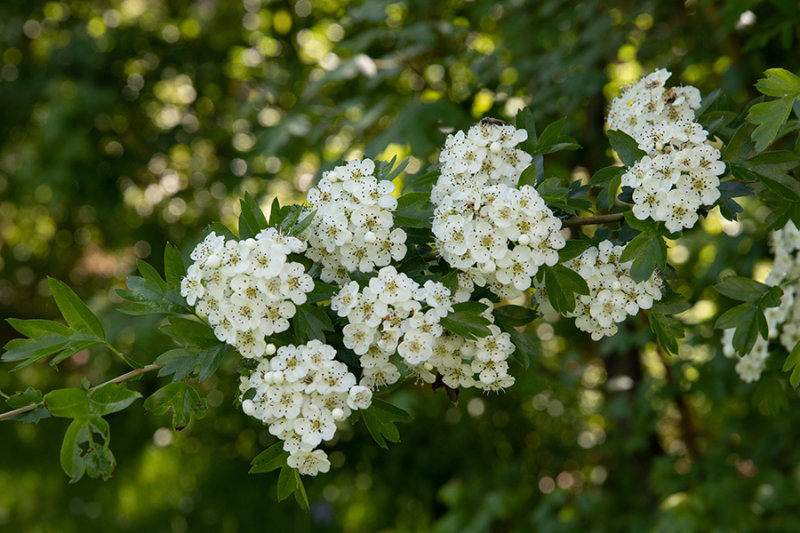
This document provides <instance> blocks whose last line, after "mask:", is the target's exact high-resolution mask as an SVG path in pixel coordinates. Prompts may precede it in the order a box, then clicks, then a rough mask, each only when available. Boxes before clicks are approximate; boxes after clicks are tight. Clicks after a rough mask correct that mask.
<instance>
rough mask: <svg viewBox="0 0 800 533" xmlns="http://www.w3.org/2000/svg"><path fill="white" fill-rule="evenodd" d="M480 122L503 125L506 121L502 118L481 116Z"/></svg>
mask: <svg viewBox="0 0 800 533" xmlns="http://www.w3.org/2000/svg"><path fill="white" fill-rule="evenodd" d="M481 124H490V125H492V126H505V125H506V123H505V122H503V121H502V120H499V119H496V118H492V117H483V118H482V119H481Z"/></svg>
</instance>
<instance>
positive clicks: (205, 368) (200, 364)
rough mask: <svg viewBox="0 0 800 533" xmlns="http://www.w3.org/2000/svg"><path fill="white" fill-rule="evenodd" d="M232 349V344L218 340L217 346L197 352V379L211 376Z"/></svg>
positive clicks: (201, 379)
mask: <svg viewBox="0 0 800 533" xmlns="http://www.w3.org/2000/svg"><path fill="white" fill-rule="evenodd" d="M230 350H231V346H230V345H228V344H226V343H224V342H218V343H217V344H216V345H215V346H212V347H211V348H206V349H205V350H203V351H201V352H200V353H199V354H197V365H196V366H197V381H205V380H206V379H208V378H209V377H211V375H212V374H213V373H214V372H216V371H217V368H219V365H220V363H222V360H223V359H224V358H225V356H226V355H228V353H229V352H230Z"/></svg>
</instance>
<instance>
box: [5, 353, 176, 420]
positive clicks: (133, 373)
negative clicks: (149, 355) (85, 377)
mask: <svg viewBox="0 0 800 533" xmlns="http://www.w3.org/2000/svg"><path fill="white" fill-rule="evenodd" d="M159 368H161V365H155V364H153V365H147V366H146V367H144V368H137V369H136V370H131V371H130V372H126V373H125V374H122V375H121V376H117V377H115V378H114V379H110V380H108V381H106V382H105V383H101V384H100V385H95V386H94V387H92V388H91V389H89V390H96V389H99V388H100V387H105V386H106V385H108V384H110V383H122V382H123V381H127V380H129V379H131V378H135V377H136V376H138V375H140V374H144V373H145V372H152V371H153V370H158V369H159ZM38 406H39V404H38V403H32V404H28V405H26V406H25V407H20V408H19V409H14V410H13V411H7V412H5V413H0V420H5V419H6V418H11V417H12V416H16V415H21V414H23V413H27V412H28V411H33V410H34V409H36V408H37V407H38Z"/></svg>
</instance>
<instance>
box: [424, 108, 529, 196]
mask: <svg viewBox="0 0 800 533" xmlns="http://www.w3.org/2000/svg"><path fill="white" fill-rule="evenodd" d="M527 138H528V132H527V131H525V130H518V129H516V128H514V127H513V126H506V125H502V124H498V123H496V122H494V121H492V120H486V119H484V120H482V121H481V122H479V123H478V124H476V125H474V126H472V127H471V128H470V129H469V131H467V133H466V134H465V133H464V132H463V131H459V132H458V133H456V134H455V135H448V136H447V140H446V141H445V145H444V148H442V152H441V153H440V154H439V163H440V164H441V168H440V177H439V179H438V180H437V182H436V184H435V185H434V186H433V190H432V191H431V202H433V203H434V204H438V203H440V202H441V201H442V200H443V199H444V197H445V196H447V195H449V194H452V193H454V192H456V191H458V190H460V189H463V188H465V187H467V188H472V187H478V188H481V187H486V186H489V185H498V184H503V185H508V186H509V187H513V186H515V185H516V184H517V182H518V181H519V177H520V174H522V171H523V170H525V169H526V168H528V166H530V164H531V161H532V158H531V156H530V155H529V154H528V153H526V152H523V151H522V150H519V149H517V148H516V146H517V145H518V144H519V143H521V142H522V141H524V140H526V139H527Z"/></svg>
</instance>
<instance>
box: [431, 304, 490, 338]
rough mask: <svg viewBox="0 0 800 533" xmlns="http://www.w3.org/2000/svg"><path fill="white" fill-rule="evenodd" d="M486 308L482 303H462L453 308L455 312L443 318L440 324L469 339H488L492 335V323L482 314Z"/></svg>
mask: <svg viewBox="0 0 800 533" xmlns="http://www.w3.org/2000/svg"><path fill="white" fill-rule="evenodd" d="M485 310H486V306H485V305H484V304H482V303H480V302H462V303H459V304H455V305H454V306H453V311H451V312H450V313H448V314H447V316H446V317H444V318H442V320H441V322H440V324H441V325H442V327H443V328H445V329H446V330H448V331H451V332H453V333H455V334H456V335H461V336H462V337H464V338H467V339H476V338H478V337H486V336H488V335H491V334H492V331H491V330H490V329H489V327H488V326H489V325H490V324H491V322H489V320H487V319H486V318H484V317H482V316H481V315H480V314H481V313H482V312H484V311H485Z"/></svg>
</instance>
